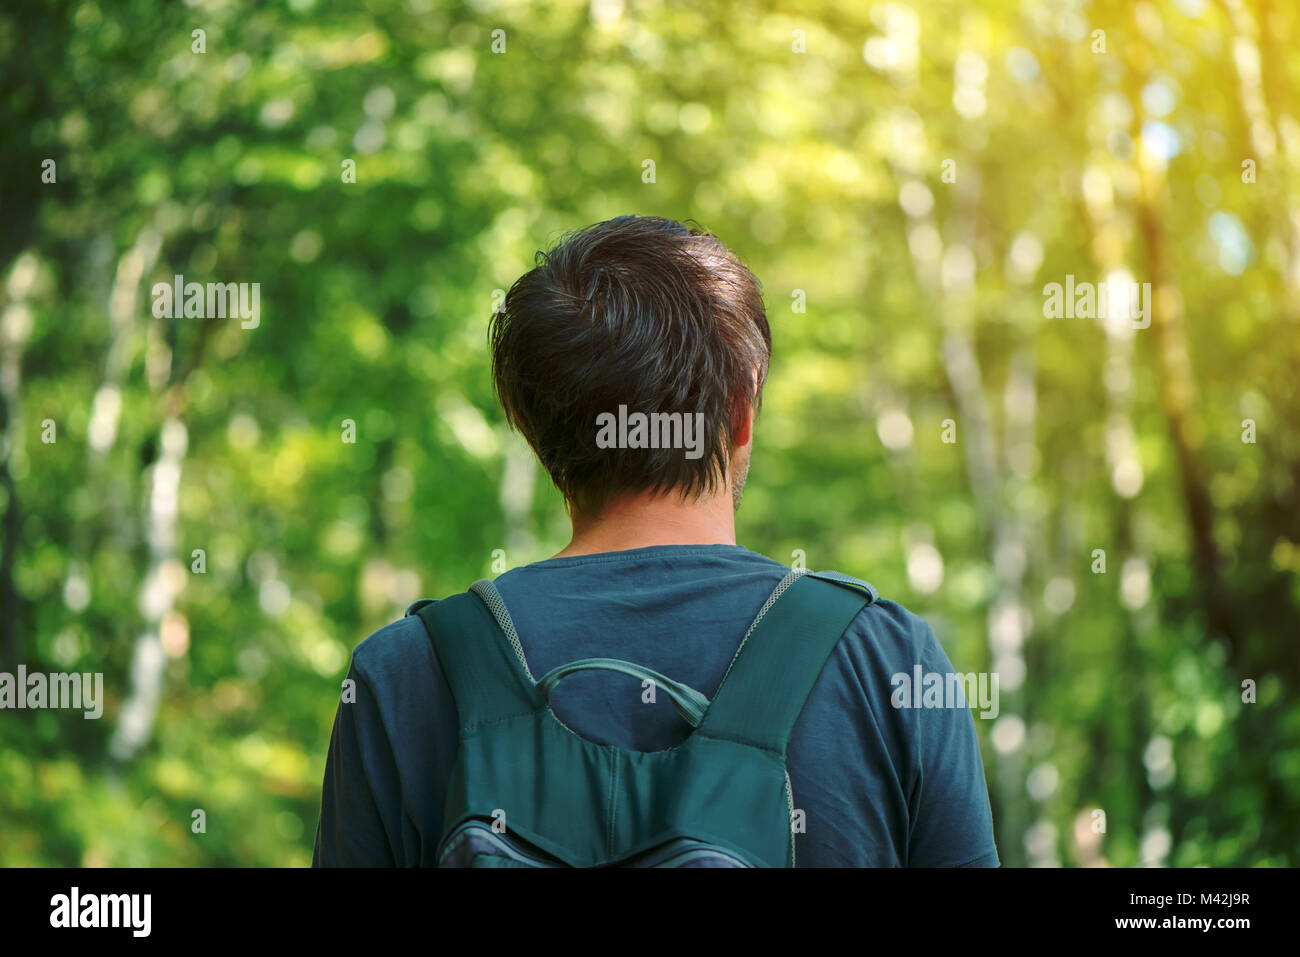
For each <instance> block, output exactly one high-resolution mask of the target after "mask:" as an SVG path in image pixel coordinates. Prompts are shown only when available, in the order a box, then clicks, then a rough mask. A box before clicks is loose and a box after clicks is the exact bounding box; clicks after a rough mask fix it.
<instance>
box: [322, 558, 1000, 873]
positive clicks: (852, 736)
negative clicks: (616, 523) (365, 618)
mask: <svg viewBox="0 0 1300 957" xmlns="http://www.w3.org/2000/svg"><path fill="white" fill-rule="evenodd" d="M787 571H788V569H787V568H786V567H785V566H783V565H781V564H779V563H778V562H774V561H772V560H771V559H768V558H764V557H763V556H761V555H757V554H755V553H753V552H750V551H749V550H747V549H745V548H743V547H741V546H738V545H667V546H655V547H648V548H636V549H632V550H629V551H619V552H605V553H599V554H591V555H582V556H576V557H570V558H555V559H551V560H549V561H544V562H538V563H535V564H533V565H528V566H524V567H522V568H517V569H513V570H511V571H509V572H506V573H505V574H503V575H501V576H500V577H498V578H497V579H496V585H497V588H498V590H499V591H500V593H501V596H502V598H503V599H504V601H505V604H506V606H507V608H508V609H509V611H510V614H511V616H512V618H513V619H514V622H515V625H516V627H517V629H518V632H519V639H520V643H521V645H522V646H523V650H524V654H525V656H526V657H527V659H528V662H529V665H530V667H531V670H532V672H533V674H535V675H540V674H543V673H545V672H546V671H548V670H550V669H551V668H553V667H555V666H557V665H561V664H564V663H566V662H569V661H573V660H576V659H580V658H590V657H607V658H621V659H625V660H629V661H634V662H636V663H638V664H641V665H645V666H646V667H648V668H651V669H654V670H655V671H659V672H662V673H663V674H665V675H667V676H669V677H671V678H674V679H676V680H678V681H680V682H683V683H685V684H687V685H690V686H691V687H693V688H696V689H697V690H699V691H701V692H703V693H704V694H705V695H706V696H709V697H712V696H713V694H714V693H715V692H716V690H717V688H718V686H719V683H720V682H721V680H722V677H723V675H724V674H725V672H726V670H727V666H728V664H729V663H730V662H731V659H732V657H733V655H734V654H735V651H736V648H737V646H738V645H739V643H740V640H741V638H742V637H743V635H744V634H745V631H746V629H747V628H748V626H749V624H750V622H751V621H752V620H753V618H754V616H755V615H756V614H757V613H758V611H759V608H760V607H761V606H762V604H763V602H764V601H765V600H766V599H767V597H768V595H769V594H770V593H771V591H772V589H773V588H774V587H775V586H776V584H777V583H778V582H779V581H780V580H781V578H782V577H783V576H784V575H785V573H786V572H787ZM917 665H919V666H920V667H921V669H922V671H923V672H926V673H939V674H947V673H949V672H951V671H952V670H953V669H952V666H951V664H950V663H949V662H948V659H947V657H946V656H945V655H944V653H943V651H942V649H941V648H940V647H939V644H938V642H937V641H936V640H935V638H934V636H933V634H932V632H931V631H930V629H929V627H928V626H927V625H926V624H925V623H924V622H923V621H922V620H921V619H919V618H917V617H916V616H914V615H912V614H911V613H909V612H907V611H906V610H905V609H903V608H902V607H900V606H898V605H896V604H894V603H892V602H889V601H879V602H875V603H873V604H872V605H870V606H868V607H867V608H865V609H864V610H863V611H862V612H861V613H860V614H859V615H858V617H857V618H856V619H855V621H854V623H853V624H852V625H851V626H850V628H849V629H848V631H847V632H846V633H845V635H844V637H843V638H842V639H841V640H840V642H839V643H838V645H837V646H836V649H835V651H834V652H833V653H832V654H831V657H830V659H829V660H828V661H827V663H826V666H825V667H824V668H823V670H822V673H821V676H820V677H819V679H818V681H817V683H816V684H815V685H814V687H813V690H812V693H811V694H810V695H809V698H808V702H807V704H806V705H805V707H804V709H803V711H802V713H801V714H800V716H799V720H798V721H797V723H796V724H795V728H794V732H793V734H792V736H791V738H790V743H789V749H788V762H787V766H788V770H789V774H790V780H791V785H792V788H793V792H794V804H795V808H796V811H802V812H804V814H803V820H804V826H803V828H802V830H799V829H796V840H795V845H796V859H797V862H798V865H799V866H808V867H815V866H823V867H824V866H900V865H902V866H958V865H977V866H978V865H986V866H996V864H997V863H998V861H997V854H996V850H995V848H994V844H993V834H992V822H991V818H990V813H989V805H988V796H987V792H986V789H985V784H984V774H983V767H982V763H981V761H980V755H979V750H978V747H977V744H976V739H975V732H974V723H973V720H972V718H971V715H970V713H969V712H968V711H967V710H966V709H964V708H957V709H953V708H931V709H912V708H902V709H898V708H895V707H893V706H892V705H891V703H890V696H891V691H892V687H891V677H892V676H893V675H896V674H899V673H902V674H906V675H908V676H911V675H912V674H913V669H914V667H915V666H917ZM350 677H352V678H354V679H356V681H357V688H356V701H355V703H350V704H349V703H345V704H342V705H340V710H339V717H338V719H337V720H336V724H335V733H334V740H333V741H332V743H331V748H330V757H329V766H328V767H327V769H326V776H325V796H324V801H323V805H322V816H321V826H320V830H319V832H318V835H317V847H316V863H318V864H326V865H328V864H398V865H402V864H420V863H425V864H427V863H431V862H432V859H433V856H434V852H435V851H436V845H437V843H438V840H439V838H440V836H441V831H442V828H443V823H444V822H443V820H442V802H443V796H444V794H445V792H446V787H447V781H448V777H449V775H450V770H451V767H452V765H453V763H454V761H455V756H456V745H457V742H456V727H457V722H456V718H455V706H454V703H453V702H452V701H451V695H450V692H449V690H448V688H447V683H446V680H445V679H444V678H443V676H442V674H441V671H440V666H439V664H438V662H437V660H436V658H435V656H434V655H433V653H432V649H431V647H430V645H429V642H428V639H427V637H426V635H425V632H424V628H423V625H422V623H421V622H420V621H419V619H418V618H416V617H414V616H411V617H408V618H405V619H403V620H402V621H400V622H396V623H394V624H392V625H389V626H387V627H386V628H384V629H381V630H380V631H379V632H377V633H376V634H375V635H373V636H371V637H370V638H369V639H368V640H367V641H365V642H363V643H362V645H361V646H359V647H358V648H357V650H356V652H355V654H354V656H353V667H352V672H351V675H350ZM644 697H645V693H644V690H643V688H642V685H641V682H640V681H638V680H637V679H635V678H631V677H628V676H625V675H620V674H617V673H611V672H580V673H577V674H574V675H572V676H570V677H569V678H567V679H566V680H565V681H564V682H562V683H561V684H560V685H559V686H557V688H556V690H555V692H554V694H553V696H552V699H551V702H552V708H553V710H554V711H555V714H556V716H557V717H558V718H559V719H560V720H561V721H562V722H564V723H565V724H566V725H568V726H569V727H570V728H572V729H573V730H574V731H576V732H577V733H579V734H581V735H582V736H584V737H586V738H589V739H590V740H592V741H595V742H598V743H601V744H609V745H613V746H616V747H621V748H627V749H631V750H638V751H658V750H663V749H666V748H671V747H674V746H676V745H678V744H680V743H681V742H682V741H683V740H684V739H685V738H686V736H687V734H688V733H689V732H690V728H689V726H688V725H687V724H686V723H685V722H684V721H683V720H682V719H681V718H680V717H679V716H678V714H677V712H676V710H675V709H674V708H673V706H672V704H671V702H670V701H669V699H668V697H667V696H666V695H659V696H658V697H657V700H655V701H653V702H647V701H645V700H644Z"/></svg>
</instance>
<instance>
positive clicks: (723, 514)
mask: <svg viewBox="0 0 1300 957" xmlns="http://www.w3.org/2000/svg"><path fill="white" fill-rule="evenodd" d="M734 544H736V513H735V506H734V505H733V504H732V499H731V493H730V491H729V490H727V489H723V490H722V491H721V493H720V494H717V495H711V496H707V497H705V498H701V499H698V500H694V501H685V502H683V501H682V499H681V496H680V495H678V494H677V493H676V492H673V493H670V494H667V495H654V494H651V493H648V492H646V493H640V494H637V495H625V496H622V497H620V498H617V499H614V500H612V501H611V502H609V503H608V504H607V505H606V506H605V507H604V508H603V509H601V511H600V513H599V514H598V515H596V516H595V517H587V516H582V515H578V514H576V513H575V514H574V516H573V540H572V541H571V542H569V544H568V546H567V547H566V548H565V549H564V550H563V551H561V552H560V553H559V554H558V555H556V556H555V557H556V558H569V557H572V556H574V555H594V554H597V553H600V552H622V551H627V550H629V549H633V548H647V547H649V546H651V545H734Z"/></svg>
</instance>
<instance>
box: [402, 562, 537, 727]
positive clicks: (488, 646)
mask: <svg viewBox="0 0 1300 957" xmlns="http://www.w3.org/2000/svg"><path fill="white" fill-rule="evenodd" d="M411 612H414V613H415V614H416V615H417V616H418V617H419V618H420V620H421V621H423V622H424V628H425V631H427V632H428V634H429V640H430V642H432V644H433V650H434V653H435V654H436V655H437V656H438V661H439V663H440V664H441V665H442V672H443V675H444V676H445V677H446V679H447V684H448V685H449V686H450V688H451V693H452V697H453V698H454V699H455V702H456V714H457V720H458V721H459V722H460V728H461V730H462V731H468V730H470V729H472V728H476V727H478V726H479V725H483V724H487V723H489V722H492V721H499V720H501V719H502V718H509V717H513V716H515V715H520V714H531V713H533V712H536V711H540V710H541V709H542V708H543V707H545V703H546V702H545V700H544V699H543V698H542V696H541V695H540V693H539V692H538V690H537V687H536V685H535V684H534V681H533V676H532V674H531V673H530V672H529V670H528V662H527V660H526V659H525V658H524V651H523V647H522V646H521V645H520V644H519V635H518V634H517V633H516V632H515V626H514V622H512V621H511V620H510V614H509V612H508V611H506V606H505V603H504V602H503V601H502V600H501V596H500V595H499V594H498V593H497V590H496V586H495V585H493V584H492V582H490V581H488V580H486V579H483V580H481V581H477V582H475V583H474V584H473V585H471V586H470V590H469V591H467V592H462V593H461V594H459V595H453V596H451V597H450V598H445V599H443V600H442V601H433V602H425V603H417V604H416V605H412V606H411V608H410V609H409V610H408V612H407V614H410V613H411Z"/></svg>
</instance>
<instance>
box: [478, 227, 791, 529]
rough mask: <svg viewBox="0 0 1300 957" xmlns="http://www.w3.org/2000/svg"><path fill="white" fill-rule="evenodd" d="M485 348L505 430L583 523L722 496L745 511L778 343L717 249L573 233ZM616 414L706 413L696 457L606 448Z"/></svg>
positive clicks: (689, 238) (754, 295) (642, 234)
mask: <svg viewBox="0 0 1300 957" xmlns="http://www.w3.org/2000/svg"><path fill="white" fill-rule="evenodd" d="M491 340H492V372H493V376H494V379H495V382H496V390H497V396H498V397H499V398H500V400H501V405H502V408H503V409H504V410H505V413H506V418H507V419H508V420H509V422H510V424H511V425H512V426H513V427H514V428H516V429H518V430H519V432H520V433H522V434H523V436H524V438H526V439H527V440H528V442H529V444H530V445H531V446H532V447H533V449H534V451H536V453H537V456H538V458H539V459H540V460H541V462H542V465H543V466H544V467H545V468H546V470H547V471H548V472H549V473H550V475H551V479H552V480H553V481H554V482H555V484H556V486H557V487H558V488H559V490H560V491H561V492H562V493H563V495H564V497H565V499H566V501H567V502H568V503H569V506H570V508H571V509H572V510H574V511H575V512H579V513H583V514H587V515H594V514H597V513H598V512H599V511H600V510H601V509H602V508H603V507H604V506H605V505H606V504H607V503H608V502H609V501H611V500H612V499H614V498H616V497H618V496H620V495H624V494H628V493H640V492H670V491H671V492H677V493H679V494H680V495H681V496H682V497H683V498H684V499H688V498H692V497H699V496H702V495H709V494H714V493H717V492H718V491H720V490H722V489H725V488H730V489H731V493H732V496H733V498H734V500H735V503H736V505H737V506H738V505H739V502H740V492H741V489H742V488H743V486H744V479H745V473H746V471H747V470H748V466H749V450H750V431H751V429H750V424H751V420H752V414H753V411H754V410H755V409H757V407H758V405H759V403H760V400H761V396H762V390H763V383H764V381H765V380H766V378H767V369H768V361H769V359H770V356H771V351H772V337H771V332H770V331H769V329H768V324H767V314H766V312H765V310H764V308H763V300H762V295H761V287H760V286H759V283H758V280H757V279H756V278H755V277H754V275H753V274H752V273H751V272H750V271H749V270H748V269H747V268H746V267H745V266H744V265H743V264H742V263H741V262H740V261H739V260H738V259H737V258H736V257H735V256H734V255H733V254H732V253H731V252H730V251H729V250H728V249H727V248H726V247H725V246H724V245H723V244H722V243H721V242H720V241H719V240H718V239H717V238H716V237H714V236H712V235H710V234H708V233H705V232H703V231H702V230H700V229H698V228H693V227H688V226H686V225H683V224H681V223H677V222H674V221H673V220H669V219H662V218H659V217H654V216H620V217H618V218H616V219H611V220H608V221H607V222H603V223H597V224H596V225H594V226H589V227H587V228H585V229H581V230H578V231H576V232H573V233H570V234H569V235H567V236H565V237H563V238H562V239H561V240H560V242H559V243H558V244H557V245H556V246H555V247H554V248H552V249H551V250H550V251H548V252H541V253H538V255H537V266H536V268H534V269H532V270H531V271H529V272H528V273H526V274H525V275H524V276H522V277H521V278H520V279H519V280H518V281H517V282H516V283H515V284H514V286H512V287H511V289H510V291H509V293H507V295H506V299H505V304H504V308H503V310H502V311H501V312H499V313H497V314H496V315H495V316H494V317H493V319H492V326H491ZM620 407H624V408H625V409H626V414H627V415H628V416H631V415H633V414H636V413H640V414H642V415H645V416H647V417H648V416H651V415H655V414H663V413H678V414H680V415H681V416H683V417H689V419H690V420H691V422H692V423H694V422H695V421H696V420H697V415H696V414H697V413H698V414H699V416H698V421H699V422H700V423H701V424H702V427H703V441H702V447H696V448H695V449H694V450H692V451H691V453H690V455H688V454H687V451H688V450H686V449H684V448H681V447H676V448H626V447H617V446H616V447H612V448H610V447H602V446H604V445H608V443H607V442H598V441H597V435H598V430H599V422H600V421H601V420H602V417H604V419H603V421H606V422H608V421H609V417H610V416H619V415H620ZM660 421H663V420H662V419H661V420H660ZM692 444H694V443H692Z"/></svg>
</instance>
